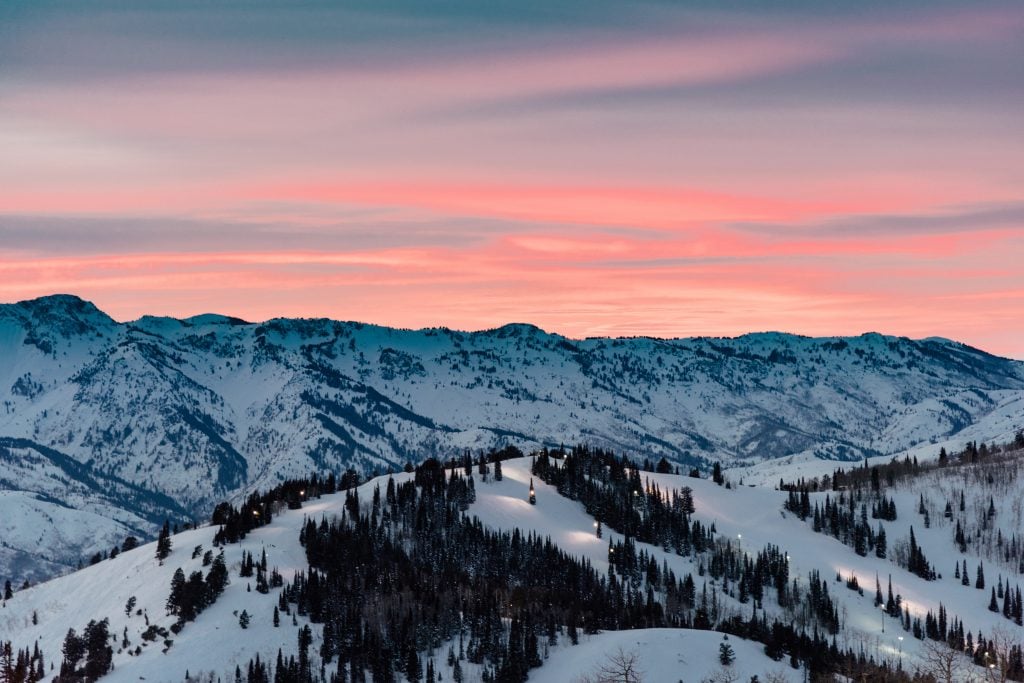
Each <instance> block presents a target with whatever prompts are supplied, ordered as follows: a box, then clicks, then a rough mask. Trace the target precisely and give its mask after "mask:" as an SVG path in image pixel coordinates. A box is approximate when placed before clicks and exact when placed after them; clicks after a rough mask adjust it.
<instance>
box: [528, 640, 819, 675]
mask: <svg viewBox="0 0 1024 683" xmlns="http://www.w3.org/2000/svg"><path fill="white" fill-rule="evenodd" d="M722 642H728V643H729V645H730V646H731V647H732V649H733V651H734V652H735V654H736V659H735V661H734V662H733V663H732V664H731V665H729V667H728V669H729V670H730V671H731V672H732V673H734V674H735V675H736V676H737V678H735V679H734V680H737V681H749V680H750V678H751V676H758V677H759V678H760V680H762V681H764V680H766V675H767V674H768V673H777V674H780V675H781V676H783V677H784V678H783V680H786V681H794V682H796V681H802V680H803V672H802V671H795V670H794V669H792V668H791V667H789V666H788V665H787V664H786V663H785V662H776V661H773V660H771V659H770V658H768V657H767V656H766V655H765V654H764V646H763V645H762V644H761V643H754V642H751V641H747V640H743V639H742V638H736V637H734V636H729V638H728V640H726V641H723V640H722V634H721V633H715V632H713V631H693V630H689V629H669V628H652V629H637V630H635V631H607V632H604V633H599V634H597V635H594V636H589V637H588V636H583V637H581V638H580V644H579V645H577V646H575V647H566V648H559V649H557V650H555V651H554V652H553V653H552V654H551V658H550V659H549V660H548V661H547V662H545V663H544V666H542V667H540V668H539V669H535V670H534V671H532V672H530V680H531V681H536V683H566V682H570V681H575V680H578V679H579V677H580V676H584V675H590V674H593V673H594V672H595V670H596V669H597V668H599V667H601V666H606V665H607V664H608V662H609V659H610V658H613V657H615V656H617V655H618V653H619V652H620V651H621V652H622V653H624V654H627V655H635V656H636V660H637V666H638V668H639V669H640V672H641V674H642V675H643V680H645V681H652V682H661V681H664V682H665V683H669V682H675V681H683V683H700V682H701V681H703V680H705V679H708V678H711V677H713V676H715V675H716V674H718V673H719V671H721V670H722V669H723V668H725V667H723V666H722V665H721V664H720V663H719V661H718V648H719V645H720V644H721V643H722Z"/></svg>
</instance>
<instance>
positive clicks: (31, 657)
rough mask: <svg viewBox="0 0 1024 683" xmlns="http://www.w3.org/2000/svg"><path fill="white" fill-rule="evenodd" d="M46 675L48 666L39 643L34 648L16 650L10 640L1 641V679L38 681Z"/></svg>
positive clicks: (21, 682)
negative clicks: (44, 661)
mask: <svg viewBox="0 0 1024 683" xmlns="http://www.w3.org/2000/svg"><path fill="white" fill-rule="evenodd" d="M45 677H46V666H45V664H44V663H43V653H42V651H41V650H40V649H39V643H36V644H35V645H33V646H32V649H31V650H30V649H29V648H27V647H26V648H25V649H23V650H15V649H14V646H13V645H12V644H11V643H10V642H9V641H0V681H2V682H3V683H36V682H37V681H41V680H43V679H44V678H45Z"/></svg>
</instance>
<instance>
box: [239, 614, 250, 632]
mask: <svg viewBox="0 0 1024 683" xmlns="http://www.w3.org/2000/svg"><path fill="white" fill-rule="evenodd" d="M238 625H239V626H241V627H242V628H249V613H248V612H246V611H245V610H242V613H241V614H239V615H238Z"/></svg>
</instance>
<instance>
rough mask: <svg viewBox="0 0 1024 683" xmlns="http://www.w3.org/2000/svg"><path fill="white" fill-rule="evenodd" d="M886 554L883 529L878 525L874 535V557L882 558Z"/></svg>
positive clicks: (880, 524)
mask: <svg viewBox="0 0 1024 683" xmlns="http://www.w3.org/2000/svg"><path fill="white" fill-rule="evenodd" d="M885 553H886V540H885V527H883V526H882V523H881V522H879V523H878V532H877V533H876V534H875V557H880V558H884V557H885Z"/></svg>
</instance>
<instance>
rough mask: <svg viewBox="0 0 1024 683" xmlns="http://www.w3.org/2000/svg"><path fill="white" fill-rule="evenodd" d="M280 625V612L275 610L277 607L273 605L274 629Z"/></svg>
mask: <svg viewBox="0 0 1024 683" xmlns="http://www.w3.org/2000/svg"><path fill="white" fill-rule="evenodd" d="M280 625H281V612H280V611H279V610H278V609H277V605H274V628H278V627H279V626H280Z"/></svg>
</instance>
